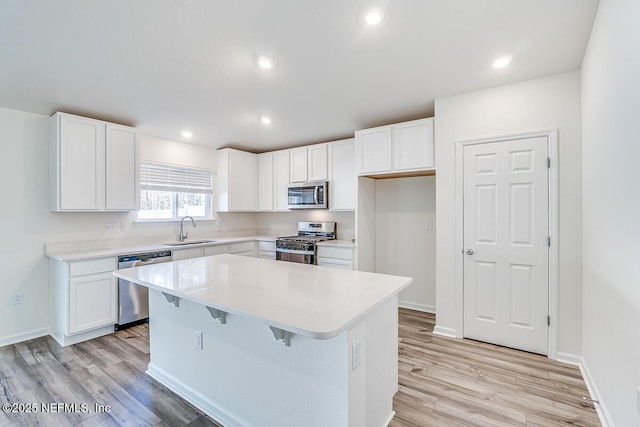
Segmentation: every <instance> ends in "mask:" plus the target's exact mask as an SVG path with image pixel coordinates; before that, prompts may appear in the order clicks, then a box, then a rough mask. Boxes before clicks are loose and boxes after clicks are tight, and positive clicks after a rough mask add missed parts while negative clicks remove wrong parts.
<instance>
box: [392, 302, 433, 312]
mask: <svg viewBox="0 0 640 427" xmlns="http://www.w3.org/2000/svg"><path fill="white" fill-rule="evenodd" d="M398 307H402V308H408V309H410V310H416V311H422V312H425V313H435V312H436V308H435V306H433V305H427V304H419V303H415V302H411V301H402V300H399V301H398Z"/></svg>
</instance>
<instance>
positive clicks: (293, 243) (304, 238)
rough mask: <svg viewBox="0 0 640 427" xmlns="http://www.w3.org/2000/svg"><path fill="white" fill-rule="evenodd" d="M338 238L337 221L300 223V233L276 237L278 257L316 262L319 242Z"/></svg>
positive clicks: (304, 262)
mask: <svg viewBox="0 0 640 427" xmlns="http://www.w3.org/2000/svg"><path fill="white" fill-rule="evenodd" d="M335 238H336V223H335V222H307V221H301V222H299V223H298V235H297V236H286V237H278V238H277V239H276V259H277V260H280V261H290V262H299V263H303V264H315V263H316V253H317V250H318V248H317V245H316V243H318V242H324V241H326V240H333V239H335Z"/></svg>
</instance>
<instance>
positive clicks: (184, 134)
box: [180, 130, 193, 138]
mask: <svg viewBox="0 0 640 427" xmlns="http://www.w3.org/2000/svg"><path fill="white" fill-rule="evenodd" d="M180 135H182V137H183V138H191V137H192V136H193V132H191V131H190V130H183V131H182V132H180Z"/></svg>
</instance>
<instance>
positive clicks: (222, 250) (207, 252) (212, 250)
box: [204, 245, 229, 256]
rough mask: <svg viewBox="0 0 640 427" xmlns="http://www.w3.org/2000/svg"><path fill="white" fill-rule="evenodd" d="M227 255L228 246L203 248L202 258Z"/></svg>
mask: <svg viewBox="0 0 640 427" xmlns="http://www.w3.org/2000/svg"><path fill="white" fill-rule="evenodd" d="M228 253H229V245H216V246H205V247H204V256H211V255H220V254H228Z"/></svg>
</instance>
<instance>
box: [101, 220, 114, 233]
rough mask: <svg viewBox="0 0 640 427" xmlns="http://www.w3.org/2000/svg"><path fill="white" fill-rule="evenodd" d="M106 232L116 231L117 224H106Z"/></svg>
mask: <svg viewBox="0 0 640 427" xmlns="http://www.w3.org/2000/svg"><path fill="white" fill-rule="evenodd" d="M104 231H106V232H110V231H116V223H115V222H105V223H104Z"/></svg>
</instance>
